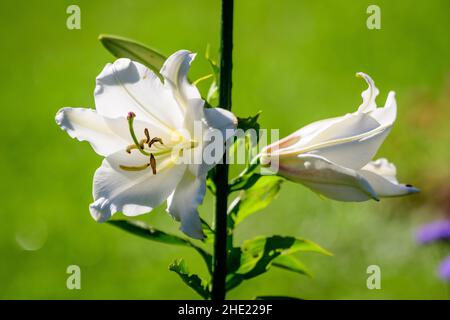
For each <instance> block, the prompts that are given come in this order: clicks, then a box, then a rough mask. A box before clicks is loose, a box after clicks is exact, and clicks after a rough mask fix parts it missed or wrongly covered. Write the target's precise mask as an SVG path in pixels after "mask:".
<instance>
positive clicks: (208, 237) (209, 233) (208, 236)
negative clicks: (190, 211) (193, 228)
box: [200, 218, 215, 243]
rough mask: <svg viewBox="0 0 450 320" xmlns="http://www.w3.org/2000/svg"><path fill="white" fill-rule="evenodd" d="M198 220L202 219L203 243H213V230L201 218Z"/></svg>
mask: <svg viewBox="0 0 450 320" xmlns="http://www.w3.org/2000/svg"><path fill="white" fill-rule="evenodd" d="M200 220H201V221H202V230H203V235H204V236H205V239H204V242H205V243H213V242H214V236H215V233H214V230H213V229H212V228H211V227H210V225H209V224H208V223H207V222H206V221H205V220H203V219H202V218H200Z"/></svg>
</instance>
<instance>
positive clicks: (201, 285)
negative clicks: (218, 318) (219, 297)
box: [169, 259, 210, 299]
mask: <svg viewBox="0 0 450 320" xmlns="http://www.w3.org/2000/svg"><path fill="white" fill-rule="evenodd" d="M169 270H170V271H173V272H175V273H177V274H178V275H179V276H180V278H181V280H183V282H184V283H186V284H187V285H188V286H189V287H191V288H192V289H193V290H194V291H195V292H197V293H198V294H199V295H200V296H201V297H202V298H203V299H209V298H210V290H209V283H208V281H206V280H202V279H201V278H200V277H199V276H198V275H196V274H193V273H190V272H189V270H188V267H187V265H186V262H185V261H184V260H183V259H178V260H175V261H174V262H172V264H170V266H169Z"/></svg>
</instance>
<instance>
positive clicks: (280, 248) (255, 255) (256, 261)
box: [236, 236, 331, 279]
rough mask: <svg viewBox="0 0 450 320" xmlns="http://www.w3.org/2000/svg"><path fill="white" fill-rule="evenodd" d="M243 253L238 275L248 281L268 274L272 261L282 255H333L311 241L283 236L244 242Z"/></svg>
mask: <svg viewBox="0 0 450 320" xmlns="http://www.w3.org/2000/svg"><path fill="white" fill-rule="evenodd" d="M241 252H242V253H241V257H240V266H239V269H238V270H237V271H236V273H237V274H241V275H243V276H244V277H245V278H246V279H248V278H253V277H256V276H257V275H260V274H261V273H264V272H266V271H267V270H268V269H269V267H270V266H271V264H272V261H273V260H275V259H276V258H277V257H278V256H280V255H288V254H292V253H295V252H316V253H320V254H324V255H331V253H330V252H328V251H327V250H325V249H323V248H322V247H321V246H319V245H318V244H316V243H314V242H312V241H310V240H306V239H302V238H294V237H282V236H271V237H267V238H266V237H257V238H255V239H252V240H247V241H244V243H243V244H242V246H241Z"/></svg>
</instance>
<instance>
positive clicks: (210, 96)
mask: <svg viewBox="0 0 450 320" xmlns="http://www.w3.org/2000/svg"><path fill="white" fill-rule="evenodd" d="M205 58H206V60H208V62H209V65H210V66H211V70H212V72H213V81H212V83H211V86H210V87H209V90H208V93H207V95H206V101H207V102H208V104H210V105H214V104H215V103H216V102H217V100H218V98H219V86H218V82H219V72H220V68H219V65H218V64H217V61H216V60H214V59H212V58H211V56H210V46H209V44H208V45H207V46H206V52H205Z"/></svg>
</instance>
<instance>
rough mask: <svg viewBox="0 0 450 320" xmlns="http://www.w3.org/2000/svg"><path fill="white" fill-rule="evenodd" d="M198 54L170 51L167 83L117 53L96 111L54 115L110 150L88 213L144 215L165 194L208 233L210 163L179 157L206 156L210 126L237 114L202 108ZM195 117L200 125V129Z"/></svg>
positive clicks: (101, 217) (185, 225)
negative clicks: (196, 78)
mask: <svg viewBox="0 0 450 320" xmlns="http://www.w3.org/2000/svg"><path fill="white" fill-rule="evenodd" d="M194 57H195V55H194V54H192V53H191V52H189V51H186V50H181V51H178V52H176V53H174V54H173V55H171V56H170V57H169V58H168V59H167V61H166V62H165V63H164V65H163V67H162V69H161V72H160V73H161V75H162V77H163V82H162V81H161V80H160V79H159V78H158V76H157V75H156V74H155V73H153V72H152V71H151V70H149V69H148V68H147V67H145V66H144V65H142V64H140V63H137V62H133V61H131V60H129V59H118V60H116V61H115V62H114V63H113V64H108V65H106V67H105V68H104V69H103V71H102V72H101V73H100V75H99V76H98V77H97V81H96V83H97V85H96V88H95V93H94V96H95V105H96V110H93V109H82V108H64V109H61V110H60V111H59V112H58V114H57V115H56V122H57V123H58V125H60V126H61V128H62V129H64V130H65V131H67V133H68V134H69V135H70V136H71V137H73V138H76V139H78V140H80V141H84V140H85V141H88V142H89V143H90V144H91V145H92V147H93V148H94V150H95V151H96V152H97V153H98V154H99V155H101V156H104V157H105V159H104V161H103V163H102V165H101V167H100V168H98V169H97V171H96V172H95V175H94V185H93V196H94V202H93V203H92V204H91V205H90V212H91V214H92V217H93V218H94V219H95V220H97V221H100V222H102V221H106V220H107V219H109V218H110V217H111V216H112V215H113V214H114V213H115V212H123V213H124V214H125V215H127V216H136V215H140V214H144V213H147V212H149V211H151V210H152V209H153V208H155V207H157V206H159V205H160V204H161V203H162V202H164V201H165V200H166V199H167V204H168V206H167V210H168V212H169V213H170V214H171V215H172V216H173V217H174V218H175V219H176V220H179V221H181V227H180V229H181V230H182V231H183V232H184V233H186V234H187V235H189V236H191V237H193V238H197V239H201V238H202V237H203V233H202V226H201V221H200V217H199V215H198V212H197V207H198V205H199V204H200V203H201V202H202V200H203V197H204V195H205V191H206V188H205V180H206V174H207V172H208V169H210V167H211V165H210V164H205V163H203V162H201V163H191V164H186V163H183V162H181V163H180V161H179V159H177V157H178V156H182V155H183V153H187V152H189V153H195V154H200V155H201V154H202V151H203V149H204V147H205V146H206V145H207V144H208V142H207V141H205V136H206V135H205V132H208V130H220V131H221V132H223V131H225V130H226V129H234V128H235V127H236V123H237V120H236V117H235V116H234V115H233V114H232V113H231V112H228V111H226V110H224V109H220V108H211V109H205V108H204V101H203V100H202V98H201V96H200V93H199V91H198V89H197V88H196V87H195V86H194V85H193V84H191V83H190V82H189V81H188V79H187V74H188V71H189V67H190V63H191V61H192V60H193V59H194ZM195 122H197V124H198V123H200V124H201V127H202V132H203V133H202V134H200V135H199V134H198V133H196V132H195V130H194V123H195ZM196 135H197V136H196ZM174 150H176V152H174Z"/></svg>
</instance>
